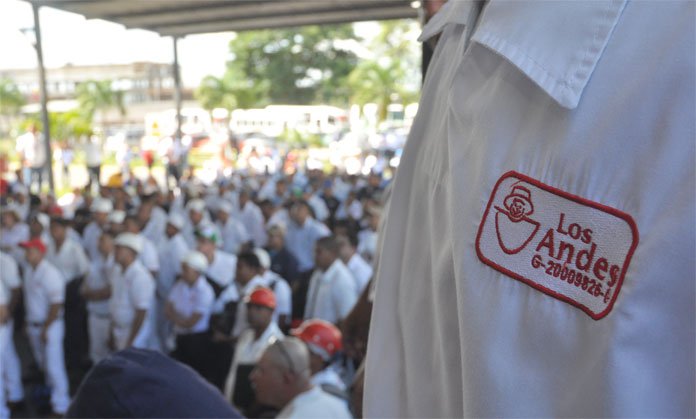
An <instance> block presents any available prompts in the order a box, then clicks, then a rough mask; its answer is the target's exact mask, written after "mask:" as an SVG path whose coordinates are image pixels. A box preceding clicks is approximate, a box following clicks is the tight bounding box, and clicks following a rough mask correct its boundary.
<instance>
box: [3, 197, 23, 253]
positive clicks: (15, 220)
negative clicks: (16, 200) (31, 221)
mask: <svg viewBox="0 0 696 419" xmlns="http://www.w3.org/2000/svg"><path fill="white" fill-rule="evenodd" d="M0 221H1V224H0V250H2V251H3V252H5V253H8V254H10V255H11V256H12V257H13V258H14V259H15V261H16V262H17V263H18V264H20V265H21V264H22V263H23V262H24V252H23V251H22V249H20V248H19V247H18V243H19V242H22V241H25V240H29V226H28V225H27V224H26V223H25V222H24V221H23V220H22V219H21V214H20V211H19V208H17V206H16V205H14V204H9V205H7V206H5V207H3V208H2V210H1V211H0Z"/></svg>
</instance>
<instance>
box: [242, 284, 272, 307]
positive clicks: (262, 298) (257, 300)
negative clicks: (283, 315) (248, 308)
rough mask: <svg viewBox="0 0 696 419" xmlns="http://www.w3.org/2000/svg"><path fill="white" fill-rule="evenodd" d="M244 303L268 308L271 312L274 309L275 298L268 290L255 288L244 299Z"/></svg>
mask: <svg viewBox="0 0 696 419" xmlns="http://www.w3.org/2000/svg"><path fill="white" fill-rule="evenodd" d="M244 302H245V303H247V304H253V305H256V306H261V307H266V308H270V309H271V310H273V309H275V307H276V298H275V294H273V291H271V289H270V288H266V287H259V288H256V289H255V290H254V291H252V292H251V294H249V295H247V296H246V297H244Z"/></svg>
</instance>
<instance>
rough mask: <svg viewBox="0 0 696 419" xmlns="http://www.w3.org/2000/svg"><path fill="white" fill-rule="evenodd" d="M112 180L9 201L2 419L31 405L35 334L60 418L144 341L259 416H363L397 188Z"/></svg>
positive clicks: (16, 190) (1, 306)
mask: <svg viewBox="0 0 696 419" xmlns="http://www.w3.org/2000/svg"><path fill="white" fill-rule="evenodd" d="M105 180H106V181H105V182H103V184H102V185H100V187H99V188H98V192H97V190H96V189H97V188H89V187H86V188H85V189H84V190H83V191H82V192H81V193H79V194H76V195H75V199H74V200H73V202H72V203H71V204H69V205H63V206H59V205H57V203H56V200H55V199H54V198H53V197H51V196H39V195H34V194H30V193H29V189H28V188H27V186H26V185H25V184H23V183H22V182H21V179H20V180H18V181H16V182H15V183H13V184H10V185H9V192H8V193H7V194H5V195H3V196H2V207H1V212H0V215H1V222H2V224H1V229H0V251H1V252H0V258H1V259H0V266H1V267H2V269H1V270H0V273H1V275H0V278H1V281H0V356H1V358H2V362H1V363H0V364H1V365H2V367H1V368H0V381H2V383H1V384H2V386H0V388H2V391H0V418H1V417H7V416H8V415H9V413H10V412H11V411H12V410H13V409H17V408H20V407H21V405H22V402H23V401H24V399H25V394H24V393H25V391H24V384H23V382H22V371H21V365H22V363H21V362H20V359H19V357H18V355H17V351H16V349H15V342H14V341H13V337H14V340H16V339H17V338H18V337H20V338H21V337H22V336H26V337H27V340H28V342H29V345H30V347H31V352H32V355H33V361H34V362H35V363H36V365H37V366H38V368H39V369H40V371H41V372H43V374H44V378H45V380H44V381H45V385H46V388H47V389H48V390H47V391H48V392H50V405H51V409H52V412H53V413H54V414H57V415H64V414H65V413H66V412H67V411H68V408H69V406H70V404H71V400H72V403H75V400H74V399H71V394H72V395H74V394H75V391H76V390H77V389H76V388H70V384H69V382H70V380H69V379H68V376H69V375H70V374H69V372H70V371H71V370H73V369H74V370H79V369H83V370H88V369H89V368H90V367H91V366H92V367H93V366H98V365H100V363H104V362H107V361H108V360H109V359H112V358H113V357H114V356H116V355H115V354H118V353H119V351H123V350H126V349H128V348H136V349H142V350H152V351H158V352H160V353H163V354H166V355H169V356H170V357H171V358H173V359H175V360H177V361H179V362H181V363H183V364H186V365H188V366H189V367H191V368H192V369H193V370H195V371H196V372H197V373H198V374H199V375H200V377H202V379H205V380H206V381H207V382H208V383H209V384H210V385H211V386H214V387H215V388H217V391H219V394H220V395H221V397H224V399H225V400H226V401H227V402H229V404H230V405H231V406H233V407H234V408H235V409H237V410H238V411H239V412H241V414H243V415H245V416H249V417H272V416H275V415H279V417H307V416H323V417H351V416H359V415H360V399H361V395H360V394H359V392H360V391H361V390H360V388H361V384H360V383H358V384H357V385H355V383H356V382H359V377H360V373H359V371H360V370H359V368H358V367H359V366H360V364H361V362H362V360H363V357H364V354H365V348H366V337H367V332H366V327H367V323H368V322H369V320H368V319H369V314H368V315H365V310H363V308H364V307H367V306H368V305H369V303H368V302H367V301H368V299H369V294H370V287H369V283H370V281H371V278H372V275H373V266H374V264H375V263H376V260H377V254H376V249H377V226H378V223H379V219H380V216H381V213H382V207H383V202H384V198H385V194H386V190H387V189H388V183H389V182H388V180H386V179H384V178H383V177H382V176H381V175H379V174H376V173H372V174H369V175H368V176H355V175H352V176H349V175H345V174H340V173H338V171H334V172H332V173H330V174H327V173H324V172H323V171H319V170H307V171H304V172H302V171H299V172H295V173H293V174H289V175H286V174H276V175H244V174H233V175H231V176H229V177H224V178H223V177H221V178H219V179H218V180H217V181H216V182H215V183H214V184H212V185H204V184H202V183H201V182H200V181H198V180H197V179H196V178H195V177H194V176H191V175H189V176H184V177H182V178H181V179H177V180H176V185H175V186H173V185H174V183H172V184H167V185H160V184H158V183H157V182H156V181H155V179H153V178H151V177H150V178H146V179H137V178H135V177H129V176H128V173H117V174H115V175H113V176H111V177H109V178H108V179H105ZM170 186H172V187H170ZM91 191H95V193H94V194H92V192H91ZM22 295H23V298H22ZM351 319H353V320H351ZM13 331H16V332H15V333H13ZM24 332H26V334H24ZM112 362H113V361H112ZM92 371H94V369H92ZM90 374H91V373H89V372H88V373H87V380H89V378H90ZM83 392H87V390H84V391H83ZM78 395H79V393H78Z"/></svg>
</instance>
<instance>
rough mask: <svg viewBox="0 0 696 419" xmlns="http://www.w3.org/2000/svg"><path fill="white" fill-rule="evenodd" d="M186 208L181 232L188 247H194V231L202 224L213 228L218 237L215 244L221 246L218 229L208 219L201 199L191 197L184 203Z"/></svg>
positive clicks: (201, 226)
mask: <svg viewBox="0 0 696 419" xmlns="http://www.w3.org/2000/svg"><path fill="white" fill-rule="evenodd" d="M186 210H187V213H188V220H187V222H186V223H185V224H184V230H183V231H182V234H183V235H184V238H185V239H186V243H187V244H188V246H189V248H190V249H193V248H195V247H196V244H197V243H196V241H197V238H196V232H197V231H198V230H200V229H201V228H203V226H211V228H213V230H214V231H215V233H216V234H217V237H218V243H216V244H217V245H218V247H220V246H222V240H221V234H220V230H218V228H217V226H216V225H215V224H213V223H212V222H211V221H210V217H209V216H208V210H207V209H206V205H205V202H204V201H203V200H202V199H192V200H191V201H189V202H188V204H186Z"/></svg>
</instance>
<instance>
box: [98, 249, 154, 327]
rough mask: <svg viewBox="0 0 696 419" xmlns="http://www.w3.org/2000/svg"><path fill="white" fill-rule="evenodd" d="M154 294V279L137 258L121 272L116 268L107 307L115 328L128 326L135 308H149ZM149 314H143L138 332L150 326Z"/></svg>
mask: <svg viewBox="0 0 696 419" xmlns="http://www.w3.org/2000/svg"><path fill="white" fill-rule="evenodd" d="M154 296H155V281H154V280H153V279H152V275H150V272H148V270H147V269H146V268H145V267H144V266H143V264H142V263H141V262H140V261H139V260H137V259H136V260H135V261H134V262H133V263H131V265H130V266H128V268H127V269H126V270H125V272H122V271H121V269H118V271H117V274H116V275H114V279H113V281H112V284H111V300H110V301H109V309H110V312H111V320H112V322H113V325H114V326H115V327H117V328H130V326H131V324H132V323H133V320H134V318H135V312H136V310H150V309H151V308H152V307H153V303H154ZM149 322H150V316H148V315H145V320H144V322H143V325H142V326H141V331H140V333H141V334H143V333H144V331H148V333H149V328H150V324H149Z"/></svg>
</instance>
